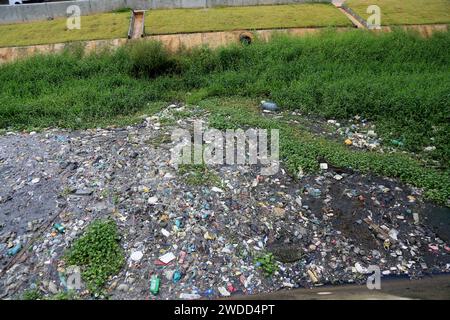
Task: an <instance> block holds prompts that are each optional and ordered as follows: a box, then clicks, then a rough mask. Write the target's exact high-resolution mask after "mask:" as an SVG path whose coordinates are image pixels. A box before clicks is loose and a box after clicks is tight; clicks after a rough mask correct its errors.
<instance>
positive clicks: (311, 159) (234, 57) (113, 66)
mask: <svg viewBox="0 0 450 320" xmlns="http://www.w3.org/2000/svg"><path fill="white" fill-rule="evenodd" d="M140 46H143V48H139V47H128V46H127V47H124V48H121V49H119V50H117V51H115V52H112V53H110V52H102V53H98V54H95V55H89V56H80V55H79V53H78V54H77V53H70V52H65V53H64V54H61V55H54V56H37V57H33V58H31V59H29V60H24V61H19V62H15V63H12V64H8V65H4V66H1V67H0V88H1V91H0V128H3V129H9V128H13V129H35V128H36V127H37V128H42V127H49V126H62V127H69V128H86V127H96V126H98V125H102V124H117V123H118V122H119V123H120V124H124V123H127V122H129V121H132V120H133V119H136V118H137V115H138V114H140V113H141V114H142V113H147V114H151V113H152V111H157V110H160V108H161V107H162V106H164V101H166V102H170V101H187V102H189V103H200V102H201V103H203V104H205V101H213V102H214V103H212V102H210V103H209V104H208V103H206V104H205V105H206V107H207V108H211V110H214V112H213V116H212V118H211V122H212V123H213V124H216V125H217V126H226V125H235V126H243V125H249V126H267V127H269V128H270V127H280V129H282V132H281V134H280V136H281V140H282V141H281V147H282V149H281V152H282V155H283V157H284V159H285V163H286V164H287V166H288V167H289V168H290V170H291V171H292V172H295V171H296V170H298V167H299V166H300V167H302V169H303V170H304V171H305V172H307V171H314V170H316V169H317V157H319V156H320V157H324V158H326V159H327V160H328V161H329V162H330V163H332V164H334V165H337V166H342V167H352V168H354V169H356V170H361V171H363V172H373V173H375V174H378V175H384V176H390V177H397V178H400V179H401V180H402V181H404V182H406V183H410V184H413V185H415V186H418V187H423V188H425V189H426V190H427V195H428V196H429V198H430V199H433V200H436V201H438V202H440V203H445V202H446V201H447V199H448V198H449V195H450V186H449V183H450V182H449V181H450V178H449V161H450V121H449V119H448V115H449V114H450V105H449V103H448V99H449V93H450V78H449V76H448V75H449V71H448V70H449V65H450V54H449V52H450V34H449V33H437V34H434V35H433V36H432V37H430V38H427V39H424V38H421V37H419V36H417V35H415V34H411V33H404V32H393V33H385V34H373V33H370V32H361V31H354V32H353V31H352V32H346V33H334V32H324V33H322V34H320V35H313V36H308V37H304V38H295V37H288V36H282V35H280V36H278V37H275V38H274V39H273V40H272V41H270V42H269V43H265V42H259V41H255V42H254V43H253V44H252V45H250V46H241V45H233V46H229V47H225V48H219V49H216V50H210V49H206V48H199V49H194V50H192V51H183V52H180V53H178V54H169V55H167V54H164V53H162V54H159V53H157V52H155V50H156V51H157V50H163V49H162V48H161V47H158V46H156V45H154V44H148V47H149V48H151V50H145V46H146V44H145V43H142V44H140ZM158 48H159V49H158ZM133 50H138V51H139V50H142V51H143V52H144V53H145V52H148V54H133ZM152 59H159V60H162V61H163V62H164V63H160V62H161V61H159V62H158V63H154V62H152ZM147 60H149V61H147ZM139 65H144V66H146V67H145V68H146V69H145V70H142V69H139V68H136V66H139ZM235 97H237V98H238V99H237V100H235V101H234V100H231V101H232V103H235V106H234V107H233V106H232V105H229V104H226V103H225V102H226V101H228V100H227V99H231V98H233V99H234V98H235ZM241 99H244V101H245V103H242V102H240V101H242V100H241ZM262 99H264V100H268V99H271V100H274V101H276V102H277V103H278V104H279V105H280V106H281V107H282V109H283V110H295V109H298V110H300V111H302V112H311V113H314V114H316V115H318V116H321V117H325V118H336V119H348V118H350V117H352V116H354V115H356V114H358V115H361V116H363V117H365V118H368V119H369V120H371V121H374V122H375V123H376V125H377V129H376V131H377V133H378V134H379V135H380V136H381V137H382V138H383V139H384V141H385V142H386V143H389V141H391V140H392V139H397V140H401V141H402V142H403V144H404V146H403V147H402V148H403V149H404V150H407V151H414V152H421V151H422V150H423V148H424V147H426V146H429V145H433V146H436V150H435V151H433V152H432V153H430V157H431V160H436V161H437V164H438V165H437V166H436V168H431V167H427V166H425V165H424V163H422V162H420V160H415V159H412V158H411V157H409V156H407V155H405V154H400V153H399V154H389V155H386V154H379V153H372V152H354V151H350V150H349V149H348V148H346V147H345V146H344V145H341V144H338V143H335V142H330V141H327V140H325V139H321V138H319V137H315V136H313V135H311V134H309V133H308V132H306V131H305V130H300V129H297V128H295V130H294V128H292V127H291V126H285V125H284V124H283V123H281V122H280V123H278V122H265V120H264V119H260V118H258V117H257V115H258V113H257V112H256V111H255V110H256V109H255V108H254V103H255V102H257V101H260V100H262ZM202 101H203V102H202ZM249 106H253V107H249ZM250 111H251V112H250ZM230 112H233V114H231V115H230V114H228V113H230ZM228 117H232V119H234V120H233V121H231V120H230V119H228Z"/></svg>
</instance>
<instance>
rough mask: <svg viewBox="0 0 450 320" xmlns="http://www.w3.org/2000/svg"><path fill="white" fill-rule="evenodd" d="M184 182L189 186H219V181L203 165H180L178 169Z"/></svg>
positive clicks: (217, 177)
mask: <svg viewBox="0 0 450 320" xmlns="http://www.w3.org/2000/svg"><path fill="white" fill-rule="evenodd" d="M178 174H180V175H181V176H182V177H183V179H184V182H185V183H186V184H187V185H190V186H205V185H206V186H220V185H221V181H220V178H219V176H217V175H216V174H215V173H214V172H213V171H211V169H209V168H208V167H207V166H206V165H205V164H182V165H180V166H179V168H178Z"/></svg>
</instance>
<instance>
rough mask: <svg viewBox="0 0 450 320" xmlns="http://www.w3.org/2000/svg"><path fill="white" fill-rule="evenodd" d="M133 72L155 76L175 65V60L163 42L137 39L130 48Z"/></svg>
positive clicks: (150, 76)
mask: <svg viewBox="0 0 450 320" xmlns="http://www.w3.org/2000/svg"><path fill="white" fill-rule="evenodd" d="M129 53H130V60H131V72H132V74H133V75H134V76H137V77H147V78H154V77H157V76H159V75H161V74H164V73H166V72H168V71H170V70H171V69H173V67H174V60H173V59H172V58H171V57H170V55H169V53H168V52H167V50H165V49H164V47H163V45H162V44H161V42H157V41H136V42H133V43H132V44H131V45H130V48H129Z"/></svg>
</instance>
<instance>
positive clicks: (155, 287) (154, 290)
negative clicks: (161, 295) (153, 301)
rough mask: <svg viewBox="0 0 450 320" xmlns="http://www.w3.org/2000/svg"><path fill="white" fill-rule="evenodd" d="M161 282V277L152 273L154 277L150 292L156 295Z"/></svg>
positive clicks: (151, 280) (151, 281)
mask: <svg viewBox="0 0 450 320" xmlns="http://www.w3.org/2000/svg"><path fill="white" fill-rule="evenodd" d="M160 282H161V280H160V279H159V277H158V276H157V275H156V274H154V275H152V277H151V279H150V292H151V293H152V294H153V295H155V296H156V295H157V294H158V292H159V284H160Z"/></svg>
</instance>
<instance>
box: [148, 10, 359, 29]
mask: <svg viewBox="0 0 450 320" xmlns="http://www.w3.org/2000/svg"><path fill="white" fill-rule="evenodd" d="M327 26H351V22H350V21H349V20H348V19H347V18H346V17H345V16H344V15H343V14H342V13H341V12H339V11H338V10H337V9H336V8H335V7H334V6H332V5H330V4H323V3H322V4H296V5H277V6H249V7H223V8H207V9H175V10H170V11H168V10H152V11H149V12H147V13H146V17H145V32H146V33H147V34H170V33H184V32H205V31H227V30H241V29H247V30H252V29H278V28H302V27H327Z"/></svg>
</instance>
